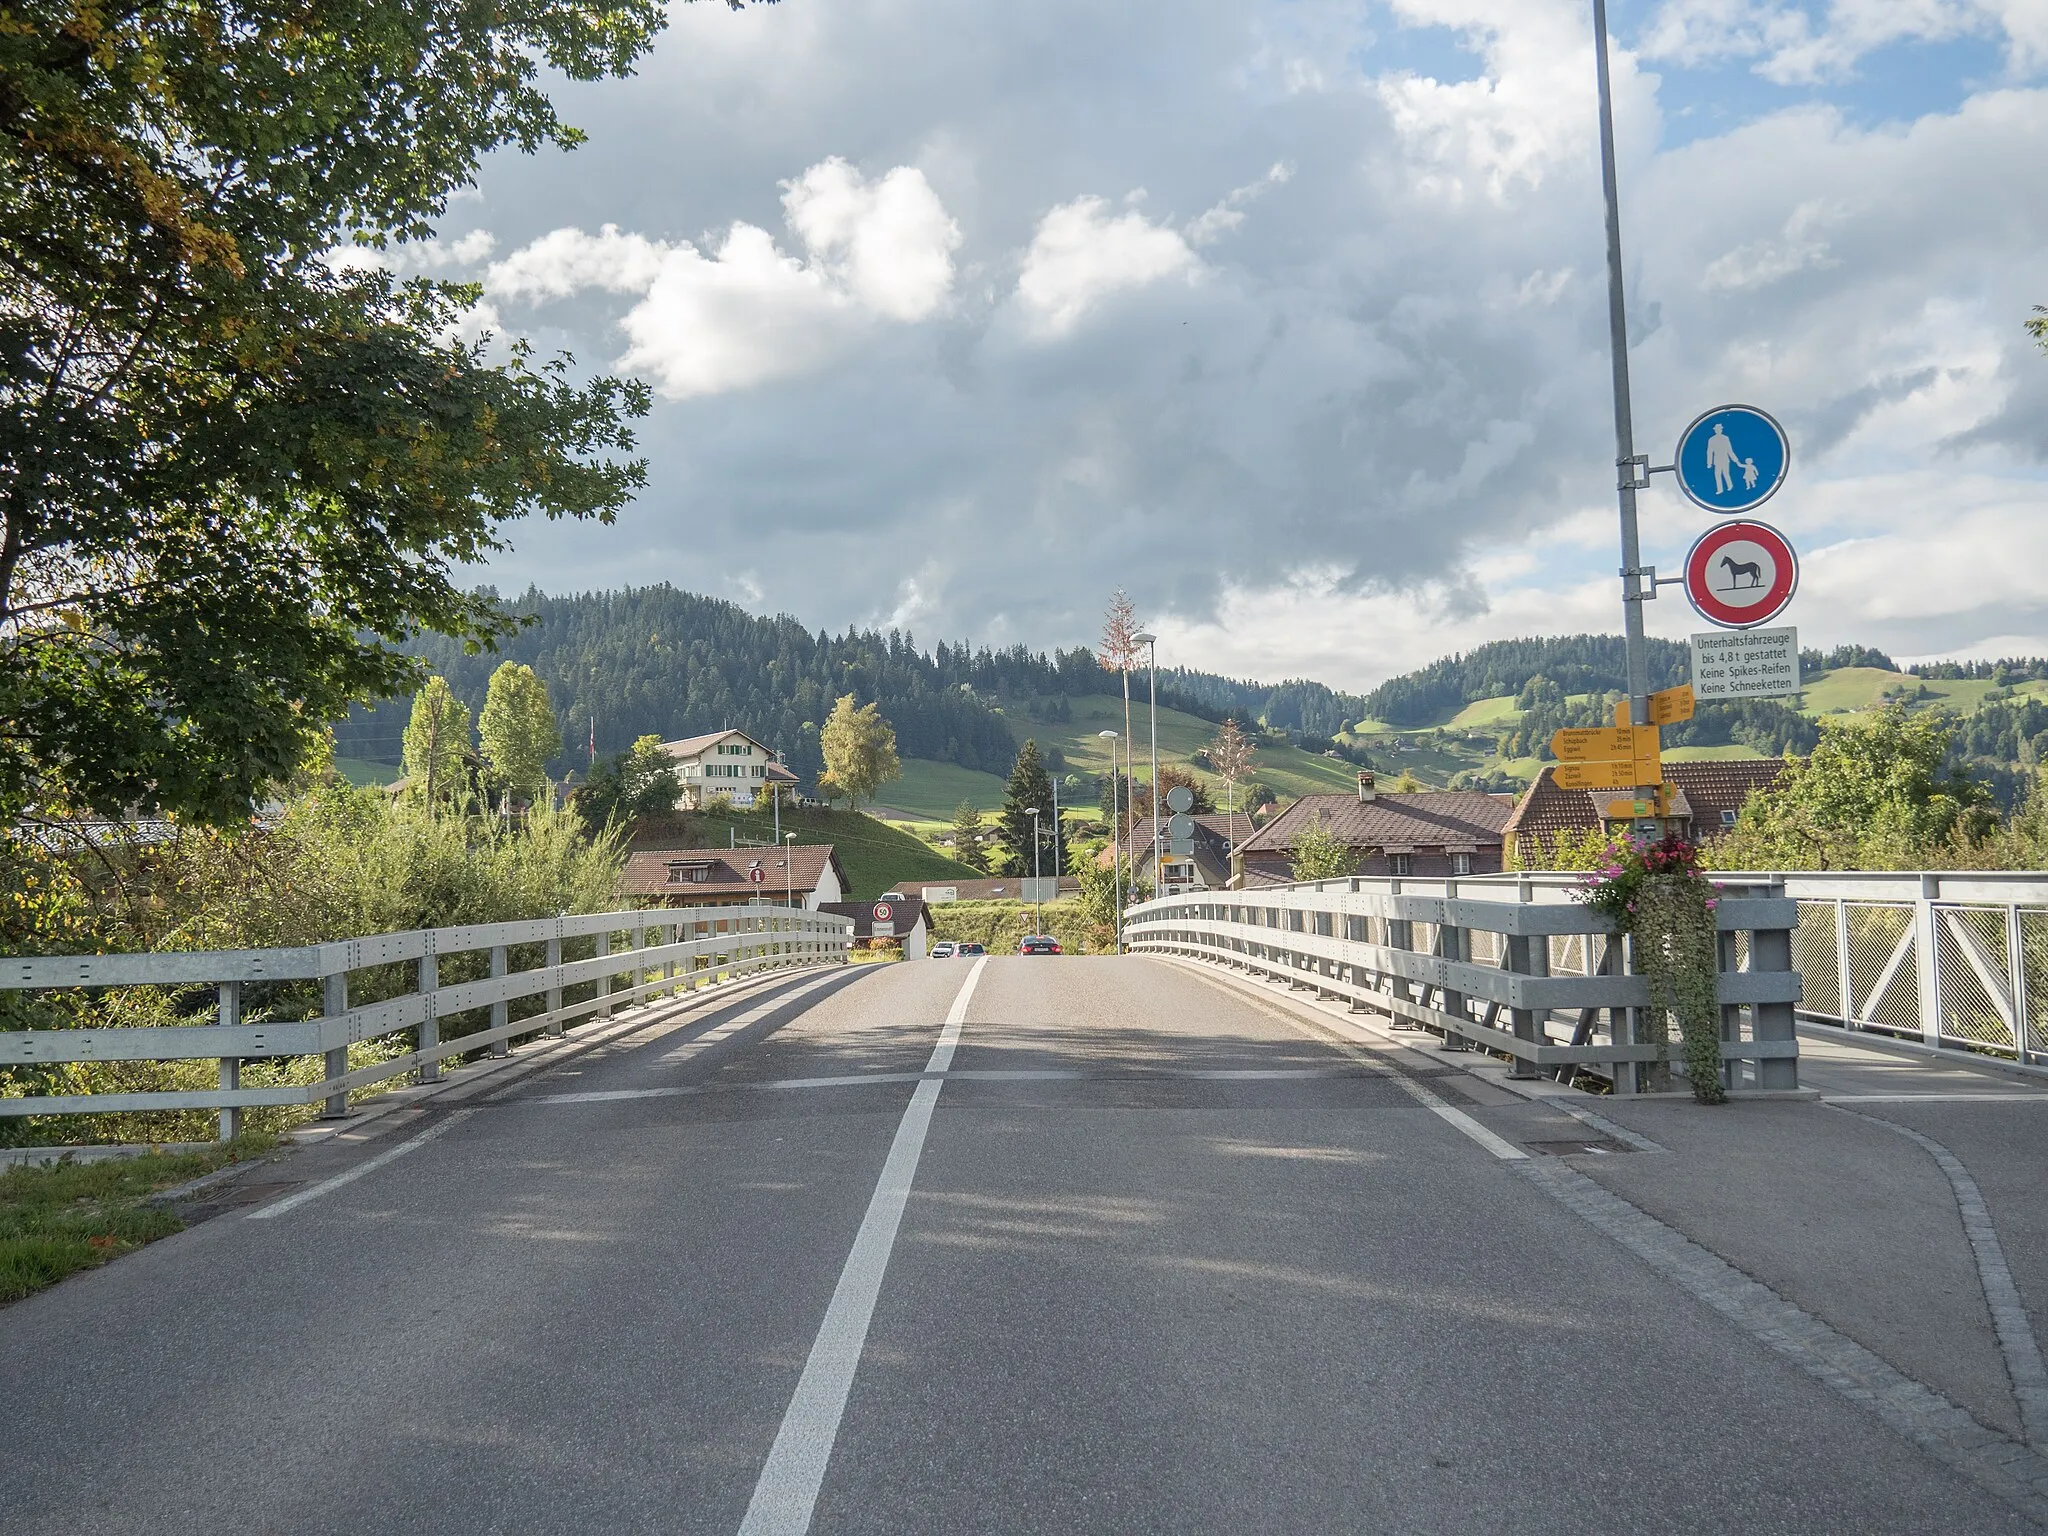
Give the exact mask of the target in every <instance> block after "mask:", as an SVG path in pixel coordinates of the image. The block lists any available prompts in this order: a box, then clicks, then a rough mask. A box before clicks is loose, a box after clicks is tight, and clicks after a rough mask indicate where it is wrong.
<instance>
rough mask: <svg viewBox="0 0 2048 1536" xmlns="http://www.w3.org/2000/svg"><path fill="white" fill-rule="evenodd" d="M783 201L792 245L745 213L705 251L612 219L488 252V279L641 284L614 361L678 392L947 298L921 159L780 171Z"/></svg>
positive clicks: (796, 357)
mask: <svg viewBox="0 0 2048 1536" xmlns="http://www.w3.org/2000/svg"><path fill="white" fill-rule="evenodd" d="M782 205H783V212H784V218H785V220H786V222H787V223H788V225H789V229H790V231H791V233H792V234H794V235H795V236H796V238H797V240H798V242H799V243H800V244H801V245H802V247H803V253H804V254H803V255H801V256H796V255H791V254H789V253H787V252H785V251H783V250H782V249H780V248H779V247H778V246H777V245H776V242H775V237H774V236H773V235H771V234H769V232H768V231H767V230H765V229H762V228H760V227H758V226H757V225H753V224H748V223H745V222H743V221H735V222H734V223H733V224H732V225H731V226H730V227H729V228H728V229H727V230H726V232H725V234H724V235H723V236H722V237H721V238H720V239H719V240H718V242H717V243H716V244H715V245H712V246H710V248H709V249H708V250H700V249H699V248H698V247H697V246H696V245H695V244H693V243H691V242H689V241H687V240H683V241H674V242H670V241H663V240H656V239H650V238H649V237H648V236H646V235H641V234H635V233H630V232H621V231H620V230H619V228H618V227H617V226H616V225H612V224H607V225H605V226H603V227H602V228H601V229H600V230H599V231H598V232H597V233H596V234H594V235H593V234H589V233H587V232H586V231H584V230H581V229H573V228H571V229H557V230H553V231H551V232H549V233H548V234H545V235H543V236H541V237H540V238H539V239H537V240H535V241H533V242H531V243H530V244H528V245H526V246H523V247H521V248H520V249H519V250H517V251H515V252H513V254H512V255H510V256H508V257H506V258H505V259H504V260H503V261H500V262H497V263H495V264H494V265H493V266H492V267H491V269H490V272H489V275H488V277H487V278H486V288H487V289H488V291H489V292H490V294H491V296H492V297H493V298H497V299H502V300H526V301H529V302H531V301H536V300H544V299H564V298H569V297H571V296H573V295H575V294H578V293H582V292H586V291H590V290H600V291H604V292H609V293H637V294H639V295H640V300H639V302H638V303H636V304H635V305H634V306H633V307H632V308H631V309H630V310H628V311H627V312H626V314H625V315H624V316H622V317H621V318H620V320H619V322H618V324H619V328H620V329H621V330H623V331H624V332H625V334H626V339H627V347H626V350H625V352H624V354H623V355H622V356H621V357H620V358H619V366H620V367H621V368H625V369H630V370H634V371H638V372H644V373H646V374H648V375H650V376H652V378H653V379H654V381H655V383H656V386H657V387H658V388H659V389H660V391H661V393H662V394H664V395H666V396H668V397H669V398H671V399H678V400H680V399H688V398H690V397H693V396H698V395H712V394H721V393H724V392H726V391H728V390H737V389H747V388H750V387H752V386H754V385H757V384H763V383H766V382H768V381H770V380H772V379H779V378H789V377H793V376H796V375H799V374H803V373H808V372H810V371H812V370H813V369H816V368H819V367H822V366H824V365H826V364H827V363H829V362H831V361H832V360H833V359H835V358H836V357H838V356H840V355H842V354H843V353H844V352H845V351H846V349H847V348H848V347H849V346H851V345H853V344H854V343H856V342H857V341H858V340H859V338H860V337H861V336H862V334H864V333H865V332H866V331H868V330H870V329H871V328H872V327H873V326H874V325H875V324H876V323H877V322H879V321H895V322H899V323H908V322H914V321H918V320H924V319H928V318H930V317H931V316H933V315H934V314H936V313H938V312H939V311H940V310H941V309H943V308H944V306H945V304H946V302H947V300H948V298H949V297H950V295H951V292H952V285H953V252H954V251H955V250H956V249H957V248H958V247H959V244H960V230H959V227H958V226H957V225H956V224H955V223H954V222H953V220H952V219H951V218H950V217H949V216H948V215H947V213H946V210H945V208H944V206H943V205H942V204H941V203H940V201H939V198H938V194H937V193H935V192H934V191H933V190H932V188H931V186H930V184H929V183H928V182H927V181H926V180H925V177H924V173H923V172H922V171H919V170H917V169H915V168H914V167H911V166H898V167H896V168H895V169H894V170H891V171H890V172H888V174H886V175H885V176H883V177H881V178H880V179H879V180H877V181H875V182H872V183H870V182H869V181H867V180H866V179H865V178H864V177H863V176H862V175H861V173H860V171H859V170H858V169H856V168H855V167H853V166H851V165H849V164H847V163H846V161H844V160H841V159H838V158H836V157H835V158H832V159H829V160H824V161H821V162H819V163H818V164H816V165H814V166H812V167H811V168H810V169H809V170H807V171H805V172H804V173H803V174H802V175H801V176H799V177H797V178H796V179H795V180H793V181H789V182H785V183H784V184H783V197H782Z"/></svg>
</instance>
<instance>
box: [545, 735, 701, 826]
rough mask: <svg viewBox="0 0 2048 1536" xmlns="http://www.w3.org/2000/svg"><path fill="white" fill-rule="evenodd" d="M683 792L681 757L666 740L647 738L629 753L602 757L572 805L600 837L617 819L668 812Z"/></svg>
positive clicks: (573, 797) (627, 750)
mask: <svg viewBox="0 0 2048 1536" xmlns="http://www.w3.org/2000/svg"><path fill="white" fill-rule="evenodd" d="M682 794H683V781H682V779H681V778H680V777H679V776H678V775H677V773H676V760H675V759H674V758H673V757H671V756H670V755H669V753H668V751H667V750H666V749H665V748H664V747H663V746H662V744H661V738H660V737H659V736H642V737H641V738H640V739H639V740H638V741H636V742H634V743H633V745H632V746H631V747H629V748H627V749H626V750H625V751H624V752H615V753H613V754H612V755H611V756H610V757H607V758H601V759H599V761H598V763H597V765H596V767H594V768H592V769H591V772H590V778H589V779H588V780H587V781H586V782H585V783H584V784H583V785H582V786H581V787H580V788H579V789H578V790H577V791H576V793H575V795H574V796H572V797H571V803H572V804H573V805H574V807H575V810H576V815H577V816H578V818H580V819H581V821H582V822H583V825H584V826H585V827H586V828H588V829H589V831H590V833H591V835H592V836H597V835H600V834H601V833H602V832H603V831H604V829H605V828H607V827H609V826H612V825H615V824H618V823H624V822H631V821H640V820H644V819H645V818H647V817H650V816H666V815H668V814H669V813H670V812H671V811H673V810H674V809H675V808H676V801H678V800H680V799H681V798H682Z"/></svg>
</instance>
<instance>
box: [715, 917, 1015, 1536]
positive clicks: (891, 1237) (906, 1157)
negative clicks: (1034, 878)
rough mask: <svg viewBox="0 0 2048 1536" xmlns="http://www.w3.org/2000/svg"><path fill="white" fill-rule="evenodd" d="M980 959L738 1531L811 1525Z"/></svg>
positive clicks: (790, 1534) (786, 1530)
mask: <svg viewBox="0 0 2048 1536" xmlns="http://www.w3.org/2000/svg"><path fill="white" fill-rule="evenodd" d="M987 965H988V957H987V956H986V955H984V956H983V957H982V958H981V959H979V960H977V961H975V963H974V969H973V970H971V971H969V972H968V973H967V980H966V982H965V983H964V984H963V985H962V986H961V988H960V993H959V996H957V997H955V998H954V999H953V1006H952V1009H951V1010H950V1011H949V1012H948V1013H947V1014H946V1026H945V1028H944V1029H942V1030H941V1031H940V1032H939V1040H938V1044H937V1045H935V1046H933V1047H932V1055H931V1060H930V1061H929V1062H928V1063H926V1065H925V1072H926V1074H928V1075H927V1076H926V1077H925V1078H924V1080H923V1081H921V1082H919V1083H918V1085H917V1088H916V1090H915V1091H914V1092H913V1093H912V1094H911V1096H910V1106H909V1108H907V1109H905V1110H904V1111H903V1119H902V1121H901V1123H899V1124H898V1126H897V1127H896V1140H895V1141H894V1143H892V1144H891V1146H890V1148H889V1158H888V1161H887V1162H885V1163H883V1164H882V1177H881V1178H880V1180H878V1181H877V1183H876V1184H875V1193H874V1196H873V1198H872V1199H870V1200H869V1201H868V1210H867V1215H865V1216H864V1217H862V1218H861V1224H860V1231H859V1233H858V1234H857V1235H856V1236H855V1237H854V1240H853V1251H852V1252H851V1253H849V1254H848V1255H847V1256H846V1266H845V1268H843V1269H842V1270H840V1272H839V1284H838V1285H837V1286H835V1287H834V1288H833V1291H832V1302H831V1305H829V1306H828V1307H826V1309H825V1321H824V1323H823V1324H822V1325H821V1326H820V1327H819V1329H818V1336H817V1338H816V1339H815V1340H814V1341H813V1342H812V1344H811V1353H810V1358H809V1359H807V1360H806V1361H805V1362H804V1373H803V1375H802V1376H801V1377H799V1378H798V1380H797V1384H796V1394H795V1395H794V1396H793V1397H791V1398H790V1400H789V1407H788V1409H787V1410H785V1411H784V1413H783V1415H782V1427H781V1428H780V1429H778V1430H777V1431H776V1432H775V1444H774V1445H773V1447H771V1448H770V1450H769V1452H768V1460H767V1462H766V1463H765V1464H764V1465H763V1466H762V1468H761V1476H760V1477H759V1479H758V1480H756V1482H755V1484H754V1497H753V1500H752V1502H751V1503H749V1504H748V1505H747V1516H746V1518H745V1519H744V1520H742V1521H741V1522H740V1536H804V1533H805V1532H807V1531H808V1530H810V1528H811V1515H812V1513H813V1511H814V1510H815V1509H816V1508H817V1504H818V1489H819V1487H820V1486H821V1485H822V1484H823V1483H824V1481H825V1467H826V1465H827V1464H828V1463H829V1462H830V1461H831V1459H832V1446H833V1443H834V1442H835V1441H836V1440H837V1439H838V1438H839V1419H840V1416H841V1415H842V1414H844V1413H845V1411H846V1398H847V1394H848V1393H850V1392H851V1391H852V1390H853V1377H854V1373H855V1372H856V1371H857V1370H858V1369H859V1368H860V1357H861V1351H862V1350H863V1349H865V1348H866V1347H867V1339H868V1324H869V1323H870V1322H872V1321H873V1319H874V1315H875V1301H876V1299H877V1298H878V1297H879V1296H880V1295H881V1293H882V1275H883V1273H884V1272H885V1271H886V1270H887V1269H888V1267H889V1254H890V1252H891V1250H892V1249H894V1247H895V1246H896V1232H897V1229H898V1228H899V1227H900V1226H901V1225H902V1224H903V1207H904V1206H905V1204H906V1203H908V1201H909V1199H910V1185H911V1181H912V1180H913V1179H914V1178H916V1176H917V1162H918V1159H919V1158H920V1157H921V1156H922V1155H923V1153H924V1138H925V1133H926V1131H927V1130H928V1129H929V1128H930V1126H931V1120H932V1107H933V1106H934V1105H935V1104H936V1103H937V1102H938V1097H939V1089H940V1087H941V1086H942V1083H941V1078H940V1076H939V1074H943V1073H944V1072H945V1071H946V1069H947V1068H948V1067H950V1066H952V1064H953V1048H954V1047H955V1046H956V1045H957V1044H958V1043H959V1040H960V1027H961V1025H962V1024H963V1023H964V1022H965V1020H966V1018H967V1005H968V1003H969V1002H970V1001H972V999H973V997H974V988H975V984H976V983H977V982H979V981H980V980H981V973H982V971H983V970H984V969H985V968H986V967H987Z"/></svg>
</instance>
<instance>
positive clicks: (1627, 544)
mask: <svg viewBox="0 0 2048 1536" xmlns="http://www.w3.org/2000/svg"><path fill="white" fill-rule="evenodd" d="M1593 42H1594V48H1593V61H1594V68H1595V69H1596V71H1597V72H1598V76H1599V82H1600V183H1601V187H1602V189H1603V190H1604V191H1605V193H1606V195H1607V329H1608V338H1609V346H1610V348H1611V349H1612V351H1613V354H1614V465H1615V469H1616V471H1617V474H1616V491H1617V494H1618V495H1619V496H1620V498H1621V625H1622V635H1623V637H1624V639H1623V645H1624V655H1625V658H1626V662H1627V667H1628V717H1629V721H1630V723H1632V724H1634V725H1648V724H1649V723H1650V703H1649V695H1650V658H1649V649H1648V647H1647V646H1646V645H1645V643H1644V639H1643V604H1644V602H1645V601H1646V600H1647V599H1648V597H1650V596H1653V595H1654V594H1655V590H1656V589H1655V588H1652V589H1651V590H1650V592H1649V593H1645V592H1644V590H1643V571H1642V565H1643V552H1642V541H1641V539H1640V537H1639V536H1638V535H1637V532H1636V492H1637V491H1639V490H1641V489H1643V487H1645V486H1646V485H1648V484H1649V476H1648V474H1647V470H1648V468H1649V460H1648V459H1644V458H1639V457H1638V456H1637V454H1636V429H1635V416H1634V410H1633V408H1632V406H1631V404H1630V400H1629V378H1628V297H1627V292H1626V288H1625V285H1624V283H1623V280H1622V269H1621V191H1620V187H1619V184H1618V182H1617V181H1616V179H1615V169H1614V87H1613V80H1612V77H1611V74H1610V72H1609V69H1608V64H1607V0H1593Z"/></svg>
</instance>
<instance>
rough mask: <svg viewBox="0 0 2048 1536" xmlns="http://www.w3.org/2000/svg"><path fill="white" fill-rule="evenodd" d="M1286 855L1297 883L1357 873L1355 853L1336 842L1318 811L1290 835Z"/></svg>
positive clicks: (1337, 878) (1334, 835)
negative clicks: (1292, 839)
mask: <svg viewBox="0 0 2048 1536" xmlns="http://www.w3.org/2000/svg"><path fill="white" fill-rule="evenodd" d="M1287 855H1288V862H1289V864H1290V865H1292V867H1293V870H1294V878H1295V879H1297V880H1342V879H1344V878H1346V877H1347V876H1350V875H1354V874H1356V873H1357V872H1358V854H1357V852H1356V851H1355V850H1353V849H1352V848H1350V847H1349V846H1347V845H1346V844H1344V843H1343V842H1340V841H1339V840H1338V838H1337V836H1336V834H1335V833H1333V832H1332V831H1331V830H1330V827H1329V823H1327V822H1326V821H1324V820H1323V815H1322V812H1320V811H1318V812H1316V814H1315V815H1313V816H1311V817H1309V819H1308V820H1307V821H1306V822H1305V823H1303V825H1302V828H1301V830H1300V831H1298V832H1296V833H1295V834H1294V841H1293V842H1291V843H1290V844H1288V847H1287Z"/></svg>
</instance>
